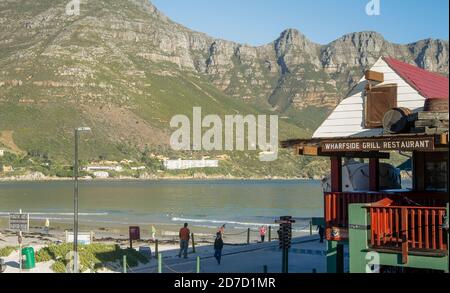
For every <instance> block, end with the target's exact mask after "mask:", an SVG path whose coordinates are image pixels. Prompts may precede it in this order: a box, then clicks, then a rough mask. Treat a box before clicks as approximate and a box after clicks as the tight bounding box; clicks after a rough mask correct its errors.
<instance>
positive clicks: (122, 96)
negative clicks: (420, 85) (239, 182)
mask: <svg viewBox="0 0 450 293" xmlns="http://www.w3.org/2000/svg"><path fill="white" fill-rule="evenodd" d="M67 3H68V1H67V0H51V1H50V0H40V1H32V0H10V1H0V24H1V26H0V147H2V146H3V148H7V149H10V150H15V152H16V153H20V152H22V153H29V154H31V155H34V156H45V157H50V158H51V159H53V160H55V161H61V162H70V157H71V154H72V148H73V147H72V145H73V138H72V136H73V133H72V132H73V128H74V127H76V126H79V125H90V126H92V128H93V135H90V136H86V137H85V138H84V140H85V141H84V142H83V144H82V146H83V150H82V152H83V155H84V158H85V159H86V160H88V159H89V160H93V159H96V158H110V159H117V160H118V159H121V158H135V159H141V157H142V156H146V155H148V154H149V153H151V154H153V155H154V154H158V153H163V154H164V155H166V156H169V157H170V156H178V155H179V154H177V153H174V152H172V151H171V150H170V148H169V147H168V142H169V136H170V133H171V131H172V130H171V129H170V128H169V121H170V119H171V117H173V116H174V115H177V114H186V115H188V116H192V107H193V106H201V107H202V109H203V111H204V115H206V114H208V113H213V114H219V115H225V114H235V113H242V114H256V113H265V114H274V113H275V114H279V115H280V116H281V122H280V139H283V138H291V137H301V136H303V137H307V136H308V135H310V134H311V133H312V131H313V130H314V128H315V127H317V126H318V125H319V124H320V122H321V121H322V120H323V119H324V118H325V117H326V115H327V113H329V111H330V110H331V109H332V108H333V107H334V106H335V105H336V104H337V103H339V101H340V100H341V99H342V98H343V97H344V96H345V93H346V92H347V91H348V90H349V88H351V87H352V86H353V85H354V84H355V82H356V81H357V80H358V79H359V78H360V76H361V75H362V73H363V72H364V70H365V69H366V68H368V67H370V66H371V65H372V64H373V63H375V61H376V60H377V59H378V58H379V57H380V56H384V55H388V56H393V57H396V58H399V59H402V60H404V61H407V62H409V63H412V64H416V65H419V66H421V67H423V68H426V69H428V70H431V71H435V72H439V73H442V74H446V75H448V41H442V40H431V39H430V40H422V41H418V42H416V43H413V44H407V45H398V44H392V43H390V42H388V41H386V40H385V39H384V38H383V37H382V36H381V35H379V34H377V33H375V32H360V33H352V34H349V35H346V36H343V37H342V38H340V39H338V40H336V41H334V42H332V43H330V44H327V45H319V44H315V43H313V42H311V41H310V40H308V39H307V38H306V37H305V36H304V35H302V34H301V33H300V32H299V31H297V30H294V29H288V30H286V31H284V32H282V33H281V35H280V37H279V38H278V39H277V40H275V41H274V42H272V43H270V44H267V45H264V46H259V47H253V46H249V45H245V44H238V43H235V42H230V41H225V40H220V39H214V38H212V37H210V36H208V35H205V34H203V33H199V32H195V31H192V30H190V29H188V28H186V27H184V26H182V25H180V24H177V23H175V22H173V21H172V20H170V19H169V18H168V17H166V16H165V15H164V14H163V13H161V12H160V11H159V10H158V9H157V8H156V7H155V6H154V5H152V4H151V3H150V2H148V1H144V0H108V1H81V11H80V15H79V16H68V15H66V13H65V7H66V5H67ZM183 155H184V156H186V157H194V156H201V155H210V153H202V154H194V153H186V154H183ZM215 155H221V154H215ZM233 156H234V157H233ZM232 157H233V159H232V160H230V161H229V162H227V163H226V164H225V165H226V166H227V167H226V168H225V169H224V170H221V171H220V172H222V173H224V174H238V175H239V174H254V173H255V172H256V173H259V174H260V175H261V174H268V173H270V174H272V173H274V174H281V173H282V174H283V175H286V174H287V173H286V172H289V175H298V174H305V172H310V171H305V170H304V168H303V167H304V165H305V164H313V162H309V161H308V162H306V163H305V164H303V165H302V164H299V160H301V159H298V158H295V157H292V156H289V155H287V154H286V155H285V156H283V158H282V159H280V160H279V161H280V162H278V163H275V164H274V165H271V166H269V167H268V166H266V165H264V166H263V165H260V164H259V163H257V162H256V161H257V160H256V161H255V158H254V157H253V155H249V154H244V153H238V154H236V153H233V154H232ZM249 160H252V161H255V162H254V164H258V168H255V167H254V166H255V165H254V164H247V163H248V161H249ZM227 164H228V165H227ZM314 164H317V163H314ZM297 165H298V166H297ZM287 166H288V167H287ZM281 169H289V171H286V172H285V171H283V172H281ZM319 169H320V168H319ZM255 170H256V171H255Z"/></svg>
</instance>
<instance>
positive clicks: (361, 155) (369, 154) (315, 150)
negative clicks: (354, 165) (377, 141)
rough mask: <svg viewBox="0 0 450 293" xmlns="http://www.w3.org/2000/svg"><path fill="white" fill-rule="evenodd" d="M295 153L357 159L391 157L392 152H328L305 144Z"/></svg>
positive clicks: (296, 149)
mask: <svg viewBox="0 0 450 293" xmlns="http://www.w3.org/2000/svg"><path fill="white" fill-rule="evenodd" d="M295 154H296V155H300V156H313V157H335V156H340V157H344V158H355V159H371V158H378V159H386V160H387V159H390V157H391V154H390V153H381V152H358V153H326V152H323V151H322V148H320V147H317V146H303V147H296V148H295Z"/></svg>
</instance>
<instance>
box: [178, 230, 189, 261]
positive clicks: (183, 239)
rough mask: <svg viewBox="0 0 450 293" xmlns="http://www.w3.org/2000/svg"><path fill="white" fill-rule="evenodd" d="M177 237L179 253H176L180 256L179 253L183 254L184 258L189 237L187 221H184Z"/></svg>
mask: <svg viewBox="0 0 450 293" xmlns="http://www.w3.org/2000/svg"><path fill="white" fill-rule="evenodd" d="M179 237H180V253H178V257H181V254H183V255H184V258H187V255H188V247H189V239H191V231H190V230H189V229H188V223H184V227H183V228H181V229H180V233H179Z"/></svg>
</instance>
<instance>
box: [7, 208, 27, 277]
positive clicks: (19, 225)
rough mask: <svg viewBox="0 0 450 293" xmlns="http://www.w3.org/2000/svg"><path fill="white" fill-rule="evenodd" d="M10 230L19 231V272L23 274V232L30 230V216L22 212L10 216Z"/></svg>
mask: <svg viewBox="0 0 450 293" xmlns="http://www.w3.org/2000/svg"><path fill="white" fill-rule="evenodd" d="M9 229H10V230H14V231H17V232H18V233H17V242H18V243H19V272H20V273H21V272H22V242H23V235H22V231H28V230H29V229H30V215H29V214H23V213H22V210H19V213H10V214H9Z"/></svg>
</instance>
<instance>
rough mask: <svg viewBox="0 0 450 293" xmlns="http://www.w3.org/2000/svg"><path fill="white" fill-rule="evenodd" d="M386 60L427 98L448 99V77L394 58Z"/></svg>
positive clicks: (385, 59)
mask: <svg viewBox="0 0 450 293" xmlns="http://www.w3.org/2000/svg"><path fill="white" fill-rule="evenodd" d="M383 59H384V61H386V63H387V64H388V65H389V66H390V67H391V68H392V69H393V70H394V71H395V72H396V73H397V74H398V75H400V76H401V77H402V78H403V79H404V80H405V81H406V82H407V83H409V84H410V85H411V86H412V87H413V88H415V89H416V90H417V91H418V92H419V93H420V94H421V95H422V96H424V97H425V98H427V99H438V98H440V99H448V78H447V77H445V76H442V75H439V74H437V73H433V72H429V71H427V70H425V69H422V68H419V67H417V66H413V65H410V64H408V63H404V62H402V61H399V60H397V59H394V58H387V57H385V58H383Z"/></svg>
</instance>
